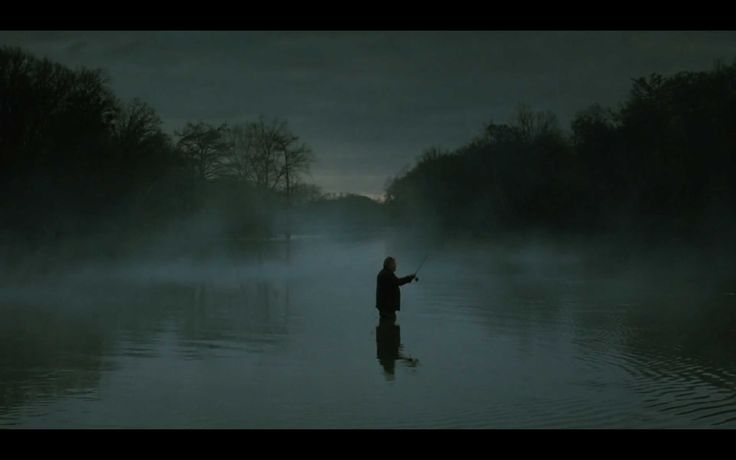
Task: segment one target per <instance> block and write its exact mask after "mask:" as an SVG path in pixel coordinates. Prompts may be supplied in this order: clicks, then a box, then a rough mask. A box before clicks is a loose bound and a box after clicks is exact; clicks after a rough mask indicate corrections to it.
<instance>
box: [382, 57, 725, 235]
mask: <svg viewBox="0 0 736 460" xmlns="http://www.w3.org/2000/svg"><path fill="white" fill-rule="evenodd" d="M735 177H736V63H734V64H731V65H724V64H722V63H716V65H715V66H714V68H713V69H712V70H710V71H705V72H681V73H677V74H675V75H673V76H669V77H665V76H662V75H657V74H654V75H651V76H649V77H645V78H638V79H635V80H634V81H633V85H632V88H631V90H630V93H629V95H628V97H627V99H626V100H625V101H624V103H623V104H621V105H620V107H618V108H616V109H611V108H604V107H601V106H599V105H594V106H592V107H589V108H587V109H585V110H583V111H581V112H579V113H578V114H577V115H576V116H575V117H574V119H573V120H572V123H571V126H570V130H569V131H567V132H564V131H563V130H562V129H561V127H560V125H559V123H558V121H557V118H556V117H555V115H554V114H552V113H549V112H537V111H533V110H531V109H530V108H528V107H525V106H521V107H520V108H519V110H518V111H517V113H516V115H515V116H514V117H513V119H512V120H511V121H510V122H509V123H506V124H496V123H490V124H488V125H487V126H486V127H485V128H484V129H483V130H482V132H481V134H480V135H479V136H477V137H476V138H475V139H473V140H471V141H470V142H469V143H468V144H466V145H464V146H462V147H460V148H458V149H456V150H453V151H445V150H441V149H436V148H433V149H429V150H427V151H426V152H424V154H423V155H422V156H421V158H420V159H419V160H418V162H417V163H416V165H415V166H414V167H413V168H411V169H410V170H408V171H407V172H405V173H403V174H400V175H399V176H398V177H396V178H395V179H393V180H392V181H391V182H390V184H389V186H388V187H387V190H386V197H387V205H388V207H389V208H390V209H391V211H392V213H393V216H394V218H395V219H397V220H402V221H404V222H405V223H415V224H416V223H418V222H422V223H423V225H424V224H431V225H434V226H436V228H440V229H442V230H445V231H456V232H463V233H473V234H478V235H484V234H488V233H490V232H520V231H523V230H531V229H533V230H541V231H545V232H552V233H555V232H556V233H567V234H575V233H581V232H583V233H600V232H605V233H610V232H613V233H629V234H639V235H644V236H661V235H667V236H672V237H676V238H684V237H702V236H706V235H719V236H728V235H730V233H729V232H730V231H731V229H733V228H734V227H733V221H734V213H735V211H736V182H734V178H735Z"/></svg>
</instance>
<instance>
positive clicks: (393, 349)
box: [376, 317, 419, 380]
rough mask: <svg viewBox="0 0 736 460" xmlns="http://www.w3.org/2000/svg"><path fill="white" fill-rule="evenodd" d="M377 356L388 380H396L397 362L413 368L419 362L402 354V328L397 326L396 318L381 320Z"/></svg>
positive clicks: (377, 332)
mask: <svg viewBox="0 0 736 460" xmlns="http://www.w3.org/2000/svg"><path fill="white" fill-rule="evenodd" d="M376 355H377V357H378V362H380V363H381V366H383V372H384V375H385V376H386V379H388V380H393V379H394V371H395V369H396V361H397V360H402V361H404V362H406V364H407V365H408V366H411V367H415V366H416V365H417V363H418V362H419V361H418V360H416V359H414V358H410V357H407V356H403V354H402V353H401V328H400V327H399V326H398V325H397V324H396V318H395V317H394V318H381V319H380V321H379V323H378V326H377V327H376Z"/></svg>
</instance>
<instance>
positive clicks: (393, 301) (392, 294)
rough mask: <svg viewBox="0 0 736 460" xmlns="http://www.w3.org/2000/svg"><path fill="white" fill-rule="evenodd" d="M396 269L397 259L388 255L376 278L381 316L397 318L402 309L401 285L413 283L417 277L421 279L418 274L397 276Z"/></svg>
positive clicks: (377, 302) (377, 301) (377, 299)
mask: <svg viewBox="0 0 736 460" xmlns="http://www.w3.org/2000/svg"><path fill="white" fill-rule="evenodd" d="M395 271H396V260H395V259H394V258H393V257H386V260H384V261H383V270H381V271H380V272H379V273H378V277H377V279H376V308H377V309H378V311H379V312H380V313H381V318H387V319H390V318H396V312H397V311H399V310H400V309H401V292H400V291H399V286H401V285H404V284H406V283H411V282H412V281H413V280H415V279H416V280H417V281H419V278H417V276H416V275H409V276H405V277H403V278H397V277H396V275H395V274H394V272H395Z"/></svg>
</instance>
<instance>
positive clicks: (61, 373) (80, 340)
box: [0, 305, 112, 423]
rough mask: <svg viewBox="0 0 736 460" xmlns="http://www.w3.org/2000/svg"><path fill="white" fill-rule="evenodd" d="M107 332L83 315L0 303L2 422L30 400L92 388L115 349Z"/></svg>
mask: <svg viewBox="0 0 736 460" xmlns="http://www.w3.org/2000/svg"><path fill="white" fill-rule="evenodd" d="M108 333H109V330H106V328H105V326H104V325H103V324H101V323H100V321H99V320H97V319H90V318H89V317H86V316H85V315H79V314H71V315H70V314H68V313H61V312H59V311H57V310H56V309H54V308H36V307H32V306H28V305H19V306H15V305H13V306H10V305H0V420H2V418H3V417H4V416H8V415H12V414H13V413H14V412H15V411H16V410H17V409H19V408H20V407H23V406H26V405H28V404H36V403H38V402H40V401H45V400H49V399H56V398H60V397H63V396H65V395H69V394H72V393H79V392H84V393H86V392H90V391H93V390H94V389H95V388H96V387H97V385H98V383H99V379H100V374H101V372H102V371H103V369H104V368H105V361H104V356H105V354H107V353H108V352H109V351H110V349H111V347H112V344H111V341H110V338H109V336H108ZM0 423H2V422H0Z"/></svg>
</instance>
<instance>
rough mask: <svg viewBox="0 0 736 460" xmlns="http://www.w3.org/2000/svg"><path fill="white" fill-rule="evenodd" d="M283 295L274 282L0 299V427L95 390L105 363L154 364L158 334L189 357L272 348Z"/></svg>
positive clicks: (284, 306)
mask: <svg viewBox="0 0 736 460" xmlns="http://www.w3.org/2000/svg"><path fill="white" fill-rule="evenodd" d="M289 288H290V286H289V282H288V280H284V279H281V278H275V277H274V278H268V277H260V278H258V279H249V278H244V279H242V280H239V281H238V282H237V283H233V282H232V279H230V280H229V281H228V282H226V283H223V282H218V280H209V281H207V282H203V283H200V284H198V285H197V286H191V285H182V284H160V283H159V284H155V285H150V284H148V285H147V284H145V283H144V284H135V283H133V284H130V283H125V282H118V283H115V282H110V283H101V284H100V283H98V284H95V283H93V282H89V283H87V284H85V283H83V282H82V283H78V284H76V285H74V286H71V285H69V286H62V287H59V286H56V287H54V288H53V289H49V290H45V291H44V292H43V295H40V296H38V297H33V295H32V294H30V296H31V297H33V302H29V303H28V302H27V303H25V304H23V305H18V306H16V305H15V304H8V303H7V302H5V301H2V299H0V423H4V422H5V421H4V420H3V419H9V420H12V416H13V414H14V413H15V412H17V410H18V409H19V408H21V407H24V406H33V405H34V404H36V403H38V402H39V401H49V400H56V399H60V398H63V397H64V396H66V395H71V394H76V393H79V392H84V393H86V392H91V391H94V390H95V389H96V387H97V385H98V384H99V379H100V375H101V373H102V372H103V371H104V370H105V369H108V367H106V363H110V362H113V361H108V360H107V359H106V357H110V358H111V359H112V360H114V359H116V358H118V357H119V356H121V355H128V356H134V357H138V358H145V357H150V356H155V355H156V354H157V353H158V351H159V347H160V345H161V338H162V337H163V336H165V335H166V334H172V333H173V335H174V340H175V341H176V342H177V344H178V345H179V346H181V345H185V346H186V348H187V353H188V355H189V357H198V356H199V357H201V351H202V350H204V349H206V348H207V347H208V346H209V345H210V344H211V343H212V342H218V341H219V342H221V344H222V343H226V344H225V345H226V346H227V344H230V345H233V344H245V345H254V346H255V347H256V348H257V349H258V348H260V347H261V346H262V345H263V344H274V343H277V342H280V341H281V340H283V338H284V337H285V334H286V333H287V322H288V318H289ZM172 326H173V328H172ZM172 329H173V330H172Z"/></svg>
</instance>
